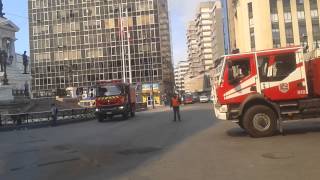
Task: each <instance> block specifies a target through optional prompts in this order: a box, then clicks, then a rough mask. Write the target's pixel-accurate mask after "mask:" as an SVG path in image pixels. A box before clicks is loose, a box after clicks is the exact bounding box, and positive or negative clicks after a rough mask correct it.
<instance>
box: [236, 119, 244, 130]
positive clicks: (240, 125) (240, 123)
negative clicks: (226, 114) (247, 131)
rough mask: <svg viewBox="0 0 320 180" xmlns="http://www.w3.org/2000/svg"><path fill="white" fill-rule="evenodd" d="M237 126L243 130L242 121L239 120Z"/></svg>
mask: <svg viewBox="0 0 320 180" xmlns="http://www.w3.org/2000/svg"><path fill="white" fill-rule="evenodd" d="M237 124H238V125H239V127H241V128H242V129H244V127H243V121H242V120H240V121H239V122H238V123H237Z"/></svg>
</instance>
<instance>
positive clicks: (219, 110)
mask: <svg viewBox="0 0 320 180" xmlns="http://www.w3.org/2000/svg"><path fill="white" fill-rule="evenodd" d="M213 107H214V113H215V116H216V118H217V119H219V120H228V118H227V112H228V107H227V105H218V104H214V105H213Z"/></svg>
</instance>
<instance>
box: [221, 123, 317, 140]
mask: <svg viewBox="0 0 320 180" xmlns="http://www.w3.org/2000/svg"><path fill="white" fill-rule="evenodd" d="M283 130H284V131H283V134H281V133H280V132H277V133H276V134H275V136H279V135H284V136H286V135H299V134H308V133H320V121H319V120H318V121H317V120H305V121H294V122H286V123H284V126H283ZM226 133H227V134H228V135H229V136H231V137H250V136H249V135H248V134H247V133H246V131H245V130H243V129H241V128H240V127H235V128H232V129H229V130H227V132H226Z"/></svg>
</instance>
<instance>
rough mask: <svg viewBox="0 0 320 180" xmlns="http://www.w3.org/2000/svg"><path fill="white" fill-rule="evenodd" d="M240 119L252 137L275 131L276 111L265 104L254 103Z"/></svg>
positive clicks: (270, 134) (270, 133)
mask: <svg viewBox="0 0 320 180" xmlns="http://www.w3.org/2000/svg"><path fill="white" fill-rule="evenodd" d="M242 120H243V121H242V122H243V127H244V129H245V130H246V131H247V133H248V134H249V135H250V136H252V137H256V138H258V137H268V136H272V135H274V133H275V132H276V128H277V116H276V113H275V112H274V111H273V110H272V109H271V108H269V107H267V106H264V105H256V106H252V107H250V108H249V109H248V110H247V111H246V112H245V114H244V116H243V119H242Z"/></svg>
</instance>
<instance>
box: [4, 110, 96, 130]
mask: <svg viewBox="0 0 320 180" xmlns="http://www.w3.org/2000/svg"><path fill="white" fill-rule="evenodd" d="M94 118H95V116H94V109H89V108H84V109H66V110H59V111H58V117H57V122H56V123H57V124H63V123H70V122H77V121H84V120H92V119H94ZM51 122H52V116H51V111H45V112H32V113H20V114H3V115H1V116H0V130H4V129H5V130H10V129H16V128H22V127H30V126H43V125H50V124H51Z"/></svg>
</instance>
